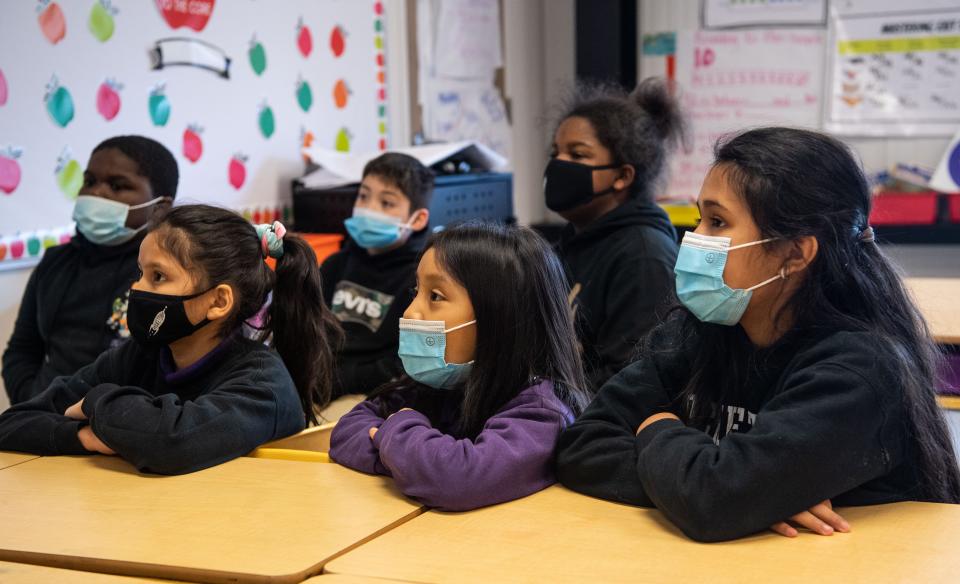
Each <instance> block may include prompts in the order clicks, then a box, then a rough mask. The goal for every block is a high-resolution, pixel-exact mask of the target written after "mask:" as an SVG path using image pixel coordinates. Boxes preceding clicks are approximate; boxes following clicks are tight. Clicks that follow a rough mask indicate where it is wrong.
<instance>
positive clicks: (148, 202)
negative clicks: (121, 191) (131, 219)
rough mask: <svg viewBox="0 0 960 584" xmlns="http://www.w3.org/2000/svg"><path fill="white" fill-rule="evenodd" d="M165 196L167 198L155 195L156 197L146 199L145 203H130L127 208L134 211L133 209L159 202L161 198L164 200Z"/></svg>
mask: <svg viewBox="0 0 960 584" xmlns="http://www.w3.org/2000/svg"><path fill="white" fill-rule="evenodd" d="M166 198H167V197H156V198H153V199H150V200H149V201H147V202H146V203H140V204H139V205H131V206H130V207H129V209H130V210H131V211H135V210H137V209H143V208H144V207H149V206H151V205H156V204H157V203H159V202H160V201H162V200H164V199H166Z"/></svg>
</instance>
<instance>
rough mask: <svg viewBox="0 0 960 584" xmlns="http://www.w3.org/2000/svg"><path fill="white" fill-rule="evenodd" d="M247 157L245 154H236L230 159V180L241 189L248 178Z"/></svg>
mask: <svg viewBox="0 0 960 584" xmlns="http://www.w3.org/2000/svg"><path fill="white" fill-rule="evenodd" d="M246 165H247V157H246V156H244V155H243V154H239V153H238V154H234V155H233V158H231V159H230V167H229V168H228V169H227V177H228V178H229V180H230V186H232V187H233V188H235V189H237V190H238V191H239V190H240V187H242V186H243V183H244V182H245V181H246V180H247V166H246Z"/></svg>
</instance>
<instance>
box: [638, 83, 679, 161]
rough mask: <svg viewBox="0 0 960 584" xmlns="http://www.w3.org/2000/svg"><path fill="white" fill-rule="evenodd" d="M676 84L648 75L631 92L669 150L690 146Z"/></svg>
mask: <svg viewBox="0 0 960 584" xmlns="http://www.w3.org/2000/svg"><path fill="white" fill-rule="evenodd" d="M675 89H676V84H675V83H674V82H672V81H666V80H664V79H661V78H659V77H648V78H646V79H644V80H643V81H641V82H640V83H639V84H638V85H637V87H636V89H634V90H633V92H631V93H630V99H631V100H632V101H633V102H634V103H636V104H637V105H638V106H640V109H642V110H643V111H645V112H647V115H649V116H650V121H651V123H652V124H653V127H654V128H655V129H656V132H657V134H658V135H659V136H660V139H661V140H663V142H664V144H666V146H667V149H668V150H672V149H674V148H676V147H677V146H680V145H682V146H683V147H684V149H686V148H687V147H688V142H689V128H688V127H687V122H686V119H684V117H683V114H682V113H681V110H680V102H678V101H677V100H676V98H675V97H674V91H675Z"/></svg>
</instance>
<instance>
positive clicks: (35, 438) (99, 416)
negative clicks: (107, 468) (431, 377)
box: [0, 205, 340, 474]
mask: <svg viewBox="0 0 960 584" xmlns="http://www.w3.org/2000/svg"><path fill="white" fill-rule="evenodd" d="M267 255H269V256H271V257H274V258H276V259H277V270H276V273H274V272H273V271H271V270H270V268H268V267H267V265H266V263H265V262H264V258H265V257H267ZM138 265H139V267H140V270H141V274H140V278H139V279H138V280H137V281H136V282H135V283H134V284H133V288H132V289H131V292H130V306H129V314H128V322H129V325H130V332H131V334H132V336H133V340H132V341H129V342H127V343H125V344H123V345H120V346H119V347H117V348H114V349H111V350H110V351H107V352H106V353H104V354H102V355H101V356H100V357H99V358H98V359H97V360H96V361H95V362H94V363H93V364H91V365H89V366H87V367H84V368H83V369H81V370H80V371H78V372H77V373H76V374H74V375H73V376H69V377H58V378H57V379H55V380H54V381H53V383H52V384H51V385H50V387H49V388H47V390H46V391H44V392H42V393H41V394H39V395H38V396H36V397H34V398H33V399H31V400H29V401H26V402H23V403H20V404H18V405H15V406H13V407H12V408H10V409H9V410H7V411H6V412H4V413H3V414H2V415H0V450H19V451H23V452H32V453H34V454H43V455H56V454H90V453H93V452H99V453H102V454H118V455H120V456H121V457H123V458H124V459H126V460H128V461H129V462H131V463H132V464H133V465H134V466H136V467H137V468H138V469H140V470H141V471H144V472H155V473H160V474H181V473H187V472H192V471H195V470H199V469H202V468H206V467H209V466H213V465H216V464H220V463H222V462H226V461H228V460H230V459H232V458H236V457H238V456H242V455H244V454H246V453H247V452H250V451H251V450H253V449H254V448H256V447H257V446H259V445H260V444H262V443H264V442H267V441H269V440H273V439H277V438H282V437H284V436H288V435H290V434H294V433H296V432H299V431H300V430H302V429H303V427H304V424H305V422H307V421H315V420H316V416H315V414H314V410H315V408H317V407H322V406H323V405H324V404H325V403H326V402H327V401H328V400H329V396H330V389H331V375H330V374H331V371H330V367H331V364H332V363H333V353H332V351H331V347H330V346H331V344H333V343H335V342H337V341H338V340H339V336H340V328H339V325H338V324H337V322H336V320H335V319H334V318H333V316H332V315H331V314H330V312H329V311H328V310H327V308H326V305H325V304H323V302H317V301H316V299H317V298H321V290H320V275H319V272H318V268H317V259H316V256H315V255H314V253H313V250H312V249H311V248H310V246H309V245H307V244H306V243H305V242H304V241H303V240H302V239H300V238H298V237H294V236H290V235H285V230H284V229H283V226H282V225H281V224H280V223H274V224H273V225H261V226H258V227H257V228H254V227H253V226H252V225H250V224H249V223H248V222H247V221H245V220H244V219H243V218H242V217H240V216H239V215H237V214H236V213H233V212H230V211H227V210H224V209H219V208H216V207H210V206H206V205H187V206H182V207H176V208H174V209H173V210H171V211H170V212H169V213H168V214H167V215H166V217H165V218H164V219H163V220H162V221H161V222H160V224H159V225H158V227H157V228H156V229H154V230H153V231H151V232H150V233H149V234H148V235H147V237H146V238H145V239H144V241H143V244H142V245H141V246H140V255H139V258H138ZM271 291H272V292H273V299H272V303H271V305H270V309H269V312H268V317H267V320H266V324H265V328H264V329H262V330H261V331H260V335H259V337H260V338H259V339H257V340H250V339H247V338H245V337H244V336H243V335H242V334H241V332H240V331H241V325H242V323H244V321H246V320H248V319H250V318H251V317H253V316H254V315H255V314H256V313H257V312H258V311H259V310H260V308H261V306H263V304H264V302H265V301H266V300H267V296H268V294H269V293H270V292H271ZM263 340H269V341H270V344H271V345H272V346H273V347H274V348H275V349H276V350H275V351H274V350H273V349H271V348H268V347H267V346H266V345H264V343H263V342H262V341H263Z"/></svg>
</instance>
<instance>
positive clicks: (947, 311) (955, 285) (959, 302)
mask: <svg viewBox="0 0 960 584" xmlns="http://www.w3.org/2000/svg"><path fill="white" fill-rule="evenodd" d="M904 283H905V284H906V285H907V288H908V289H909V290H910V293H911V294H912V295H913V297H914V299H915V300H916V302H917V306H918V307H919V308H920V312H922V313H923V317H924V318H925V319H926V320H927V324H929V325H930V332H931V333H933V338H934V339H935V340H936V341H937V342H938V343H941V344H944V345H960V278H906V279H905V280H904Z"/></svg>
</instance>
